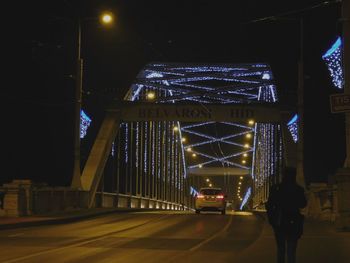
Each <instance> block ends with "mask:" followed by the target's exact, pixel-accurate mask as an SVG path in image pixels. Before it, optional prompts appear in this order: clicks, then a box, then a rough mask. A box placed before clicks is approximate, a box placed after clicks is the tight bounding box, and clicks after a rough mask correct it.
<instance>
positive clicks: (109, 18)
mask: <svg viewBox="0 0 350 263" xmlns="http://www.w3.org/2000/svg"><path fill="white" fill-rule="evenodd" d="M92 19H93V20H95V19H96V18H92ZM83 20H91V18H86V19H83ZM83 20H82V19H80V18H79V19H78V36H77V73H76V88H75V109H74V164H73V178H72V183H71V187H72V188H77V189H79V188H81V180H80V175H81V171H80V112H81V104H82V91H83V59H82V57H81V31H82V30H81V23H82V21H83ZM100 21H101V23H102V24H111V23H112V22H113V15H112V13H110V12H104V13H103V14H102V15H101V16H100Z"/></svg>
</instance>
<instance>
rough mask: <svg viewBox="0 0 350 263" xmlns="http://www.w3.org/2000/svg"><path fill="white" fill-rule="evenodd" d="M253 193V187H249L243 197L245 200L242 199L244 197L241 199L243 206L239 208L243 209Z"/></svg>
mask: <svg viewBox="0 0 350 263" xmlns="http://www.w3.org/2000/svg"><path fill="white" fill-rule="evenodd" d="M251 194H252V188H251V187H249V188H248V189H247V192H246V193H245V195H244V197H243V200H242V198H240V200H242V203H241V206H240V207H239V210H242V209H243V207H244V206H245V205H246V203H247V202H248V200H249V197H250V196H251Z"/></svg>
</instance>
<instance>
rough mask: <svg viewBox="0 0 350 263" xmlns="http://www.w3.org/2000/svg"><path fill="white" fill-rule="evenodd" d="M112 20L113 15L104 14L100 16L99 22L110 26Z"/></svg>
mask: <svg viewBox="0 0 350 263" xmlns="http://www.w3.org/2000/svg"><path fill="white" fill-rule="evenodd" d="M113 20H114V19H113V14H112V13H110V12H106V13H103V14H102V15H101V22H102V23H103V24H111V23H112V22H113Z"/></svg>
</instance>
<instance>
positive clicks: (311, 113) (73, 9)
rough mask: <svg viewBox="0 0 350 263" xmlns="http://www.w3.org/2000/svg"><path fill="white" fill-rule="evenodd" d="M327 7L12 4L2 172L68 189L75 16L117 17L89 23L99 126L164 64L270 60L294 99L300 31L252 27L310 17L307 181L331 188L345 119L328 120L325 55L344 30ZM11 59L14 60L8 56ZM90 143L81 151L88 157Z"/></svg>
mask: <svg viewBox="0 0 350 263" xmlns="http://www.w3.org/2000/svg"><path fill="white" fill-rule="evenodd" d="M320 3H322V1H317V0H314V1H309V0H303V1H301V0H294V1H272V0H266V1H261V0H252V1H243V0H239V1H238V0H237V1H232V0H231V1H226V0H225V1H200V0H197V1H194V0H182V1H181V0H176V1H175V0H167V1H165V0H163V1H153V0H148V1H136V0H125V1H103V0H102V1H72V0H71V1H69V0H66V1H63V0H61V1H58V0H51V1H31V2H30V3H29V4H27V6H22V7H21V8H19V6H16V7H14V9H9V10H16V12H17V13H16V15H17V19H14V20H13V22H12V23H9V24H8V28H7V29H8V34H6V36H7V38H6V40H5V41H4V42H6V44H7V45H8V46H9V47H8V49H5V51H3V52H6V50H9V54H10V55H11V60H10V63H8V68H9V69H10V71H9V72H10V74H9V75H8V77H9V78H10V81H9V82H8V84H6V86H5V87H4V92H3V94H4V97H3V100H4V103H3V106H5V107H4V108H3V110H2V112H3V114H4V123H5V125H4V127H5V137H4V138H5V142H4V144H5V145H6V146H5V147H4V155H5V158H4V164H5V167H4V170H5V171H6V170H7V171H8V172H7V173H6V174H4V175H2V176H1V179H0V183H3V182H6V181H9V180H11V179H13V178H31V179H33V180H34V181H36V182H47V183H50V184H52V185H68V184H69V183H70V175H71V170H72V164H73V163H72V157H73V140H72V134H73V128H72V127H73V110H74V104H73V102H74V89H75V86H74V85H75V80H74V75H75V58H76V28H77V27H76V21H77V17H78V16H81V17H84V18H91V17H96V15H97V14H98V13H99V12H100V11H101V10H104V9H109V10H111V11H113V12H115V13H116V15H117V16H116V24H115V25H114V27H113V28H110V29H106V28H103V27H101V26H100V25H98V23H97V22H96V21H94V20H91V19H87V20H85V22H84V23H83V26H82V32H83V35H82V56H83V58H84V94H83V101H84V102H83V103H84V106H83V107H84V109H86V111H87V113H88V114H89V115H90V116H91V117H92V118H93V120H94V121H93V126H92V127H91V130H90V134H89V136H90V137H89V136H88V138H87V139H86V140H91V139H92V137H93V135H94V133H95V132H96V131H97V128H98V126H99V124H100V122H101V120H102V116H103V108H104V105H106V103H107V102H108V99H110V98H113V97H117V98H122V97H123V96H124V95H125V92H126V91H127V90H128V88H129V87H130V85H131V83H132V81H133V79H134V78H135V76H136V75H137V73H138V72H139V71H140V70H141V69H142V67H143V66H144V65H146V64H147V63H149V62H153V61H165V62H208V63H210V62H218V63H240V62H242V63H246V62H267V63H269V64H270V65H271V67H272V71H273V73H274V77H275V79H276V81H277V88H278V92H279V95H280V98H281V100H282V101H289V102H292V103H293V102H295V98H296V87H297V60H298V56H299V51H300V49H299V47H300V45H299V37H300V31H299V27H298V23H296V22H293V21H267V22H259V23H248V24H247V23H246V22H248V21H252V20H255V19H257V18H262V17H267V16H275V15H279V14H283V13H286V12H290V11H294V10H303V9H305V10H304V11H302V12H295V13H294V14H291V15H289V16H287V17H288V18H303V19H304V45H303V48H304V56H305V57H304V62H305V162H306V176H307V180H308V181H326V180H327V177H328V175H331V174H333V173H334V171H335V170H336V169H337V168H338V167H340V166H342V164H343V161H344V158H345V139H344V133H345V131H344V125H343V124H344V118H343V116H342V115H341V114H331V113H330V110H329V108H330V107H329V95H330V94H332V93H336V92H338V91H336V90H335V88H333V87H332V85H331V82H330V78H329V76H328V72H327V69H326V67H325V65H324V64H323V62H322V59H321V56H322V54H323V53H324V52H325V51H326V50H327V49H328V48H329V47H330V46H331V45H332V43H333V42H334V41H335V39H336V37H337V36H338V35H339V34H340V33H341V24H340V22H339V18H340V4H339V3H336V4H330V5H326V6H323V7H317V8H308V7H311V6H317V5H318V4H320ZM10 52H11V53H10ZM84 147H87V146H84V145H83V150H84Z"/></svg>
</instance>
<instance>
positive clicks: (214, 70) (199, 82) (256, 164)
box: [124, 63, 281, 203]
mask: <svg viewBox="0 0 350 263" xmlns="http://www.w3.org/2000/svg"><path fill="white" fill-rule="evenodd" d="M213 81H215V82H217V83H223V84H220V85H221V86H220V85H216V86H213V85H212V84H211V83H212V82H213ZM225 82H226V83H225ZM273 82H274V81H273V77H272V72H271V70H270V67H269V66H268V65H267V64H263V63H260V64H244V65H183V64H176V63H172V64H171V63H170V64H169V63H151V64H149V65H147V66H146V67H145V69H144V70H143V71H141V72H140V74H139V75H138V77H137V79H136V81H135V83H134V84H133V85H132V92H131V94H130V95H128V96H127V97H126V100H132V101H133V100H141V99H142V97H143V99H145V98H146V96H147V92H155V91H156V92H157V93H156V94H157V102H158V103H162V102H172V103H175V102H177V101H193V102H198V103H202V105H203V106H204V107H205V104H207V103H220V104H226V103H251V102H256V101H263V102H269V103H274V102H276V101H277V98H278V97H277V93H276V86H275V85H274V84H273ZM146 123H147V122H145V126H147V124H146ZM165 123H168V124H169V125H168V126H167V127H165V126H164V129H167V130H168V131H171V128H172V126H173V125H175V123H172V124H171V125H170V122H165ZM210 125H225V130H228V129H229V135H226V136H211V135H208V134H206V131H210V129H207V128H208V127H209V126H210ZM137 127H138V126H137V125H136V130H137V129H138V128H137ZM176 127H178V132H177V133H174V132H172V133H171V134H172V135H171V136H168V138H167V140H166V141H165V143H166V144H168V146H169V147H166V148H167V149H168V152H167V156H168V158H166V160H165V162H166V165H165V166H164V167H166V169H167V171H166V173H167V174H169V175H171V176H172V177H171V178H170V181H171V182H175V184H176V185H177V187H179V184H180V183H181V180H179V178H180V177H179V176H178V175H179V174H178V173H179V171H181V173H183V174H181V175H180V176H182V177H186V170H187V169H186V160H185V155H184V152H185V151H188V152H191V153H194V154H196V155H198V156H200V157H203V158H206V160H204V161H203V162H201V163H199V164H198V163H197V164H196V165H192V166H189V165H188V168H191V167H199V168H201V167H202V166H204V165H209V164H212V165H214V163H216V162H217V163H219V164H220V165H223V164H225V165H227V166H229V167H230V166H234V167H240V168H242V169H248V170H250V172H251V175H252V177H254V176H256V178H258V180H257V183H258V184H259V185H262V183H263V182H264V181H266V180H267V178H268V177H269V176H272V175H273V174H274V170H276V167H275V162H276V160H277V159H278V158H281V157H280V154H281V153H280V148H279V149H277V150H278V154H277V153H276V149H275V148H274V146H271V145H274V143H275V142H274V140H275V138H277V137H276V134H275V127H276V126H274V125H264V124H260V123H255V122H253V123H252V124H248V125H244V124H238V123H229V122H203V123H196V124H190V125H186V126H180V123H179V122H177V124H176ZM124 128H125V129H126V130H129V129H130V128H131V127H130V126H127V125H125V126H124ZM162 128H163V127H162ZM158 129H159V130H160V128H159V126H158ZM175 129H176V128H175ZM220 129H221V126H220ZM147 130H148V129H146V130H145V132H144V134H143V135H144V138H145V139H144V143H145V145H144V146H142V147H143V148H144V150H145V152H144V153H140V154H141V155H142V154H144V158H143V159H144V161H145V164H144V165H143V166H144V167H145V172H146V171H153V166H154V165H156V164H155V160H154V159H155V158H157V159H158V160H160V159H161V158H160V153H158V155H156V154H153V155H152V154H150V153H149V152H150V151H149V150H150V149H148V148H149V147H152V148H151V149H152V150H154V143H153V142H152V140H154V137H155V136H154V131H153V132H152V131H150V132H147ZM159 134H160V133H159ZM182 134H187V135H188V136H199V140H197V139H198V138H197V137H196V140H194V141H195V143H193V144H191V145H186V146H184V145H183V143H184V141H183V140H182V138H183V137H182ZM248 134H251V137H253V142H252V144H253V146H250V145H249V144H243V143H240V142H242V140H241V139H243V136H244V137H246V138H248V137H250V136H249V135H248ZM130 136H131V132H128V131H125V138H126V139H125V144H126V145H125V152H126V153H125V154H126V156H127V153H128V144H129V142H128V140H129V139H128V138H130ZM138 136H139V135H136V137H137V139H136V141H140V138H139V137H138ZM159 137H161V136H159ZM170 137H171V138H170ZM152 138H153V139H152ZM188 138H189V141H190V142H191V137H188ZM237 139H239V140H240V141H236V140H237ZM248 139H249V138H248ZM157 143H158V145H161V144H162V141H161V139H160V138H159V139H158V142H157ZM213 143H217V144H218V145H220V144H226V145H228V146H231V147H229V149H231V151H232V152H225V153H222V156H220V157H218V156H212V155H210V154H207V153H204V152H202V150H200V149H202V148H203V147H202V148H201V147H200V146H203V145H208V144H213ZM176 144H180V146H181V150H180V148H174V146H175V145H176ZM232 146H234V147H232ZM136 147H141V146H140V142H138V146H136ZM245 147H247V148H245ZM140 149H142V148H140ZM159 149H160V146H159ZM174 149H175V150H174ZM147 150H148V151H147ZM250 152H253V154H252V161H251V165H250V166H251V167H248V166H243V165H241V164H238V163H236V162H235V160H232V159H233V158H236V160H237V161H238V162H239V158H237V156H244V157H247V156H248V153H250ZM131 154H135V151H134V152H133V153H131V152H130V153H129V155H131ZM147 154H148V156H147ZM157 156H158V157H157ZM177 156H178V157H177ZM187 156H189V155H187ZM276 156H279V157H278V158H277V157H276ZM150 158H151V159H152V160H150ZM179 158H180V159H182V166H183V167H182V168H181V167H180V164H179V163H173V162H174V161H175V162H177V161H178V159H179ZM200 159H202V158H200ZM127 160H128V157H126V162H127ZM146 161H147V163H146ZM187 161H190V159H188V160H187ZM269 162H270V164H269ZM271 162H272V163H271ZM147 164H148V166H152V167H147ZM171 167H173V168H174V167H175V171H172V168H171ZM149 169H152V170H149ZM162 169H163V168H162ZM164 169H165V168H164ZM155 172H156V173H157V171H155ZM160 172H161V169H159V170H158V174H159V176H160ZM174 176H175V177H174ZM174 180H175V181H174ZM253 182H255V180H254V181H253ZM193 190H195V189H193ZM191 192H193V191H192V189H191ZM240 198H241V197H240ZM242 203H243V202H242Z"/></svg>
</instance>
